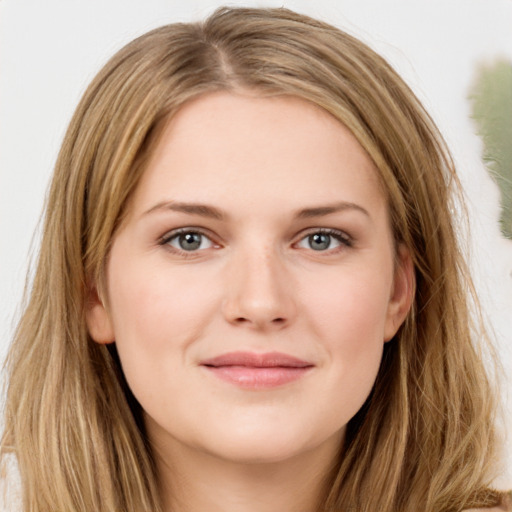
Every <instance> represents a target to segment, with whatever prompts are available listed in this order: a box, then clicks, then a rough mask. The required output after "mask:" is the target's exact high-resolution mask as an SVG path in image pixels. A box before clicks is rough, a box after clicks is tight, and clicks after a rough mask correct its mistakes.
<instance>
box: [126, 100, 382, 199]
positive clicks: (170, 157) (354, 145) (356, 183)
mask: <svg viewBox="0 0 512 512" xmlns="http://www.w3.org/2000/svg"><path fill="white" fill-rule="evenodd" d="M174 198H176V200H191V201H197V202H208V203H210V202H214V203H219V202H220V203H222V204H224V205H236V203H237V202H238V203H240V205H245V206H247V205H251V206H252V207H253V208H256V209H258V208H260V207H261V206H263V205H265V204H269V203H270V204H272V203H273V204H276V203H278V204H280V205H282V206H283V207H284V206H286V205H287V204H288V203H289V204H290V207H292V206H293V203H294V199H295V200H296V201H299V202H300V201H304V200H305V198H308V200H309V201H311V202H312V203H315V202H316V203H321V202H334V201H340V200H347V201H349V200H350V201H355V200H359V201H364V202H374V203H375V204H382V203H384V197H383V193H382V191H381V187H380V182H379V178H378V173H377V170H376V168H375V166H374V165H373V163H372V161H371V159H370V158H369V156H368V155H367V154H366V152H365V151H364V150H363V148H362V147H361V146H360V144H359V143H358V142H357V140H356V139H355V137H354V136H353V135H352V134H351V132H350V131H349V130H348V129H347V128H346V127H345V126H344V125H343V124H341V123H340V122H339V121H338V120H336V119H335V118H334V117H333V116H332V115H330V114H329V113H327V112H326V111H325V110H323V109H321V108H320V107H317V106H316V105H313V104H312V103H309V102H307V101H305V100H302V99H299V98H296V97H290V96H279V97H271V98H268V97H261V96H256V95H254V94H253V93H250V92H243V91H242V92H238V93H236V94H235V93H231V92H229V93H228V92H216V93H210V94H207V95H204V96H201V97H199V98H197V99H195V100H192V101H190V102H189V103H187V104H186V105H184V106H183V107H182V108H181V109H180V110H179V111H178V112H177V113H176V114H175V115H174V117H173V118H172V119H171V120H170V121H169V122H168V124H167V126H166V127H165V128H164V130H163V133H162V134H161V136H160V138H159V142H158V144H157V146H156V148H155V150H154V152H153V154H152V155H151V158H150V160H149V164H148V167H147V169H146V171H145V173H144V175H143V177H142V180H141V182H140V184H139V186H138V188H137V190H136V193H135V198H134V199H135V205H134V206H135V208H136V209H140V208H145V207H150V206H151V204H150V203H154V202H155V201H157V200H158V199H160V200H173V199H174ZM299 206H300V205H299Z"/></svg>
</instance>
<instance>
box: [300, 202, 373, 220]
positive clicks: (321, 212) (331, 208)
mask: <svg viewBox="0 0 512 512" xmlns="http://www.w3.org/2000/svg"><path fill="white" fill-rule="evenodd" d="M345 210H356V211H358V212H361V213H363V214H364V215H366V216H367V217H370V214H369V213H368V210H366V209H365V208H363V207H362V206H360V205H358V204H356V203H350V202H347V201H340V202H338V203H334V204H330V205H326V206H313V207H311V208H303V209H301V210H298V211H297V212H296V213H295V217H296V218H297V219H310V218H312V217H324V216H326V215H331V214H332V213H338V212H342V211H345ZM370 218H371V217H370Z"/></svg>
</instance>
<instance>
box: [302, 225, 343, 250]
mask: <svg viewBox="0 0 512 512" xmlns="http://www.w3.org/2000/svg"><path fill="white" fill-rule="evenodd" d="M341 246H346V247H351V246H352V240H351V238H350V237H349V236H348V235H346V234H345V233H343V232H342V231H338V230H335V229H319V230H317V231H314V232H312V233H309V234H308V235H307V236H305V237H304V238H302V239H301V240H300V241H299V243H298V244H297V247H300V248H301V249H312V250H313V251H328V250H332V249H337V248H339V247H341Z"/></svg>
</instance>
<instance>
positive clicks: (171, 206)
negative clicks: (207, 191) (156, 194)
mask: <svg viewBox="0 0 512 512" xmlns="http://www.w3.org/2000/svg"><path fill="white" fill-rule="evenodd" d="M161 210H164V211H166V210H171V211H173V212H181V213H188V214H191V215H200V216H201V217H209V218H211V219H216V220H224V219H225V218H226V214H225V213H224V212H222V211H221V210H219V209H218V208H215V207H214V206H210V205H207V204H202V203H183V202H179V201H161V202H160V203H157V204H155V205H154V206H152V207H151V208H150V209H149V210H147V211H145V212H144V213H143V215H149V214H150V213H153V212H156V211H161Z"/></svg>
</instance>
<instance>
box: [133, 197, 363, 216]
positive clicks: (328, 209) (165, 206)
mask: <svg viewBox="0 0 512 512" xmlns="http://www.w3.org/2000/svg"><path fill="white" fill-rule="evenodd" d="M162 210H164V211H166V210H171V211H174V212H180V213H188V214H191V215H200V216H201V217H208V218H211V219H215V220H225V219H226V218H227V214H226V213H224V212H223V211H222V210H220V209H218V208H215V207H214V206H210V205H207V204H202V203H184V202H180V201H161V202H160V203H157V204H156V205H155V206H152V207H151V208H150V209H149V210H147V211H145V212H144V214H143V215H148V214H150V213H153V212H156V211H162ZM345 210H356V211H359V212H361V213H363V214H364V215H366V216H367V217H370V214H369V213H368V210H366V209H365V208H363V207H362V206H360V205H358V204H356V203H351V202H347V201H339V202H337V203H334V204H330V205H325V206H313V207H309V208H302V209H300V210H297V211H296V212H295V214H294V217H295V218H297V219H310V218H313V217H324V216H326V215H331V214H333V213H337V212H341V211H345Z"/></svg>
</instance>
